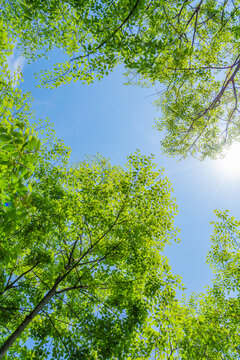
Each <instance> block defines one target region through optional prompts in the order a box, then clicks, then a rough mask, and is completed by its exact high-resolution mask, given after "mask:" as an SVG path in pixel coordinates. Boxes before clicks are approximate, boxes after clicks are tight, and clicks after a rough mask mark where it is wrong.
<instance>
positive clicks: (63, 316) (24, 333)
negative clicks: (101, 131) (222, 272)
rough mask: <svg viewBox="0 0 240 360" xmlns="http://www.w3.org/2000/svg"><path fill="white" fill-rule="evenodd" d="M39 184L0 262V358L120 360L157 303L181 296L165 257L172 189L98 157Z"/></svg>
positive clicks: (50, 173) (136, 160) (138, 159)
mask: <svg viewBox="0 0 240 360" xmlns="http://www.w3.org/2000/svg"><path fill="white" fill-rule="evenodd" d="M38 178H39V182H38V183H37V184H36V185H35V186H34V190H33V192H32V203H31V204H32V205H31V206H32V208H31V221H30V222H29V223H28V224H26V225H25V226H24V227H23V228H22V229H21V231H19V232H18V233H15V234H13V235H12V236H11V237H10V239H8V242H9V244H10V250H11V261H8V263H7V267H6V266H4V265H5V264H4V261H3V262H1V291H0V292H1V300H0V305H1V306H0V326H1V340H2V347H1V349H0V358H2V357H3V356H4V354H6V352H7V351H8V352H7V355H5V357H4V359H15V358H24V359H33V358H36V359H39V358H41V359H47V358H48V356H50V358H52V359H62V358H66V357H67V358H68V359H124V358H126V356H127V354H128V349H129V347H130V344H131V341H132V339H133V338H134V336H135V334H136V333H138V332H139V331H141V328H142V326H143V324H144V323H146V321H147V319H148V314H149V311H150V309H151V306H152V302H153V299H154V297H155V296H156V294H158V297H159V298H161V294H162V295H163V296H164V297H168V295H167V294H168V291H167V289H170V290H171V292H172V293H174V291H175V290H174V289H175V288H176V287H177V286H180V285H179V279H178V278H177V277H175V276H173V275H172V274H171V272H170V266H169V265H168V262H167V260H166V259H165V258H164V256H163V255H162V250H163V248H164V246H165V245H166V244H167V243H169V241H170V240H171V239H174V238H175V236H176V233H175V230H174V226H173V218H174V214H175V211H176V206H175V203H174V201H173V199H172V197H171V189H170V186H169V182H168V180H167V179H166V178H163V177H162V174H161V172H159V171H156V170H154V168H153V164H152V160H151V158H149V157H144V156H141V155H139V154H135V155H132V156H130V157H129V161H128V164H127V168H126V169H125V170H124V169H122V168H120V167H116V166H111V165H110V164H109V162H108V161H107V160H105V159H104V158H102V157H100V156H98V157H96V158H94V159H88V160H86V161H84V162H81V163H78V164H76V165H75V166H73V167H70V168H66V166H65V167H60V166H57V167H52V168H51V169H50V170H49V169H46V168H45V167H44V166H40V167H39V173H38ZM7 253H8V256H9V252H7ZM6 256H7V255H6ZM169 296H170V295H169ZM29 338H30V339H31V340H32V342H33V343H34V345H33V349H32V350H30V349H29V347H27V345H26V341H27V339H29Z"/></svg>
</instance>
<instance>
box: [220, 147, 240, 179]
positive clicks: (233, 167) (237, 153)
mask: <svg viewBox="0 0 240 360" xmlns="http://www.w3.org/2000/svg"><path fill="white" fill-rule="evenodd" d="M217 167H218V168H219V170H221V172H224V175H226V176H235V177H237V176H239V177H240V143H234V144H233V145H232V146H231V147H230V148H229V150H228V151H227V152H226V155H225V157H224V158H223V159H218V160H217Z"/></svg>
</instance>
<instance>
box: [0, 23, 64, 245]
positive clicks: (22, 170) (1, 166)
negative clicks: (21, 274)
mask: <svg viewBox="0 0 240 360" xmlns="http://www.w3.org/2000/svg"><path fill="white" fill-rule="evenodd" d="M0 26H1V37H0V48H1V51H0V93H1V103H0V119H1V124H0V204H1V205H0V237H1V238H2V239H3V241H4V242H5V240H4V239H6V238H7V237H8V236H9V235H10V234H11V233H12V231H14V230H17V228H18V226H20V227H21V226H22V225H23V223H24V222H25V221H27V219H28V215H29V208H30V203H31V191H32V187H33V185H34V182H35V181H36V180H37V179H36V174H35V169H36V166H37V164H40V163H42V162H45V166H46V164H47V162H46V161H47V159H48V157H49V156H50V158H51V161H54V160H56V159H57V158H61V161H63V162H64V161H65V159H66V157H67V153H68V152H69V149H68V148H66V147H64V146H63V144H62V142H61V141H59V140H57V139H56V138H55V137H54V131H53V129H52V128H51V126H50V125H49V124H48V122H47V121H46V122H45V123H44V122H42V121H38V122H34V120H35V118H34V114H33V112H31V107H30V105H31V97H30V94H29V93H26V94H23V93H22V91H21V89H20V88H19V87H18V85H19V81H20V80H21V79H22V77H21V72H20V70H18V72H17V73H16V74H11V72H10V70H9V66H8V61H7V60H8V56H10V55H11V54H12V51H13V44H12V39H11V38H10V37H9V34H8V32H7V30H6V26H5V24H4V23H3V21H2V20H0ZM40 138H41V140H40ZM53 147H54V151H53Z"/></svg>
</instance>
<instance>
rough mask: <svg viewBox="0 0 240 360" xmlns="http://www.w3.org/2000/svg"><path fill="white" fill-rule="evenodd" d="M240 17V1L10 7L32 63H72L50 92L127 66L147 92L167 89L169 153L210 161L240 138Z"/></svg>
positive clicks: (55, 76)
mask: <svg viewBox="0 0 240 360" xmlns="http://www.w3.org/2000/svg"><path fill="white" fill-rule="evenodd" d="M239 12H240V7H239V0H235V1H234V2H230V1H229V0H221V1H212V0H199V1H198V2H196V1H193V0H178V1H177V0H171V1H168V2H167V3H166V1H164V0H154V1H151V2H150V1H147V0H135V1H133V0H124V1H122V0H121V1H120V0H115V1H110V0H104V1H101V2H99V1H97V0H93V1H73V0H65V1H64V0H49V1H46V2H44V1H28V0H22V1H15V2H14V3H13V2H10V1H8V0H5V1H3V15H4V18H5V19H6V20H5V21H7V22H8V23H9V24H11V26H12V29H13V31H12V33H14V34H17V36H18V42H19V46H20V48H21V49H22V52H23V54H24V55H25V56H26V57H27V58H29V59H35V58H37V57H38V56H45V55H47V53H48V52H49V50H51V49H52V48H54V47H57V48H59V49H61V50H63V52H64V53H65V55H66V61H63V62H60V63H58V64H56V65H55V66H54V68H53V69H52V70H46V71H45V72H43V74H42V84H43V85H45V86H49V87H55V86H59V85H60V84H62V83H66V82H70V81H72V80H74V81H75V80H81V81H82V82H86V83H89V82H92V81H93V79H94V78H95V77H96V78H99V79H100V78H101V77H103V76H104V75H106V74H108V72H109V71H111V70H112V69H113V68H114V67H115V66H116V65H117V64H118V63H123V64H124V66H125V68H126V73H127V74H129V75H130V76H133V77H134V78H135V79H137V83H140V84H143V85H146V84H149V85H151V86H152V85H153V84H155V85H156V84H160V86H161V87H162V88H161V92H162V95H161V96H160V97H159V99H158V100H157V102H156V103H157V105H158V106H160V108H161V110H162V116H161V118H160V119H159V120H158V121H157V123H156V127H157V128H158V129H159V130H164V131H165V134H166V135H165V137H164V139H163V141H162V147H163V150H164V151H165V153H166V154H169V155H171V156H175V155H176V156H177V155H178V156H179V155H180V156H182V155H183V156H186V155H187V154H188V153H189V152H190V153H191V154H193V155H195V156H199V157H201V158H204V157H205V156H212V157H214V156H215V155H216V154H217V153H218V152H219V151H221V150H222V149H223V148H224V147H225V146H227V145H229V144H231V142H232V141H233V140H238V139H239V120H238V112H239V109H238V102H239V68H240V63H239V50H238V49H239V38H240V37H239V34H240V30H239V24H238V17H239V15H240V13H239ZM130 82H131V81H130ZM159 93H160V91H159Z"/></svg>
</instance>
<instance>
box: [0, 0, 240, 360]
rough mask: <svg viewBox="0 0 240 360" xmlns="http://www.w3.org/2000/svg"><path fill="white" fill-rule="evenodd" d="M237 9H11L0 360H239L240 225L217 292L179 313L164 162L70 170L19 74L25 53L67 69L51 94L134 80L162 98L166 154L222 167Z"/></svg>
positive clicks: (0, 112) (225, 250)
mask: <svg viewBox="0 0 240 360" xmlns="http://www.w3.org/2000/svg"><path fill="white" fill-rule="evenodd" d="M239 5H240V4H239V1H233V2H231V3H230V2H229V1H228V0H223V1H218V2H217V1H212V0H205V1H204V0H200V1H199V2H196V1H192V0H179V1H176V0H174V1H173V0H172V1H168V2H166V1H163V0H153V1H151V2H150V1H146V0H135V1H133V0H124V1H117V0H114V1H112V0H103V1H97V0H92V1H84V0H83V1H78V0H65V1H64V0H47V1H43V0H31V1H30V0H21V1H20V0H17V1H15V2H11V1H9V0H4V1H2V7H1V10H0V11H1V15H2V18H1V20H0V27H1V29H2V30H1V34H0V93H1V102H0V118H1V123H0V202H1V207H0V260H1V261H0V358H3V359H4V360H10V359H11V360H12V359H24V360H30V359H43V360H44V359H46V360H48V359H59V360H62V359H69V360H71V359H72V360H73V359H74V360H75V359H93V360H94V359H99V360H100V359H103V360H110V359H112V360H114V359H116V360H117V359H124V360H125V359H126V360H130V359H136V360H137V359H152V358H153V357H154V358H156V359H159V360H160V359H162V360H166V359H169V360H173V359H175V360H183V359H186V360H187V359H194V360H195V359H196V360H208V359H212V360H222V359H224V360H233V359H236V360H237V359H239V358H240V345H239V344H240V325H239V324H240V321H239V320H240V310H239V309H240V303H239V299H240V298H239V286H240V277H239V265H240V264H239V259H240V257H239V256H240V240H239V239H240V221H238V220H236V219H234V218H233V217H231V216H230V215H229V214H228V212H227V211H225V212H220V211H216V217H217V219H216V221H214V222H213V225H214V231H213V236H212V238H211V241H212V247H211V250H210V252H209V253H208V256H207V262H208V264H209V265H210V266H211V267H212V268H213V270H214V272H215V277H214V280H213V282H212V285H211V286H209V287H208V289H207V290H206V292H205V293H200V294H197V295H196V294H192V296H190V298H189V299H185V298H184V297H183V298H182V299H180V296H177V290H180V291H182V290H183V291H184V287H183V285H182V283H181V280H180V277H178V276H177V275H174V274H172V272H171V266H170V265H169V263H168V259H167V258H166V257H165V256H164V248H165V246H166V245H169V244H170V243H171V241H174V240H177V229H176V228H175V226H174V216H175V214H176V212H177V206H176V203H175V199H174V198H173V196H172V189H171V185H170V183H169V180H168V179H167V178H166V177H165V176H164V173H163V171H162V170H157V169H156V166H155V164H154V162H153V159H152V156H144V155H141V154H140V153H139V152H136V153H135V154H132V155H130V156H129V157H128V162H127V164H126V166H125V167H119V166H113V165H111V164H110V162H109V161H108V160H107V159H105V158H104V157H102V156H101V155H97V156H95V157H87V158H86V159H85V160H84V161H81V162H77V163H76V164H69V162H68V159H69V153H70V150H69V149H68V148H67V147H66V146H65V145H64V144H63V142H62V141H61V140H58V139H56V137H55V135H54V131H53V130H52V128H51V126H49V125H48V123H44V122H41V121H38V122H36V123H35V122H33V121H35V120H34V114H33V113H32V112H31V96H30V94H28V93H27V94H23V93H22V91H21V89H20V87H19V86H18V82H19V81H20V80H21V73H20V71H19V72H18V73H17V74H15V75H13V74H11V72H10V70H9V67H8V56H9V55H10V54H11V52H12V50H13V48H14V42H15V43H16V42H17V46H19V49H21V51H22V54H23V55H24V56H25V57H27V58H28V60H29V61H31V60H37V59H38V58H39V57H42V56H47V55H48V53H49V51H50V50H52V49H54V48H58V49H60V50H62V51H63V52H64V53H65V55H66V61H65V62H59V64H56V65H55V66H54V68H53V69H52V70H51V69H47V70H46V71H44V72H43V73H42V74H41V85H42V86H47V87H52V88H54V87H57V86H59V85H61V84H63V83H67V82H70V81H72V80H74V81H76V80H80V81H82V82H83V83H84V82H85V83H90V82H92V81H93V80H94V79H95V78H98V79H101V78H102V77H103V76H105V75H107V74H108V72H109V71H111V70H113V68H114V67H116V66H117V64H123V65H124V66H125V69H126V74H127V75H128V76H129V77H130V80H129V83H133V82H137V84H139V85H143V86H146V85H147V86H148V85H151V86H152V85H156V86H161V87H162V89H161V90H162V93H161V94H160V98H159V99H158V100H157V106H160V108H161V111H162V118H161V119H160V120H158V121H157V123H156V126H157V128H158V129H159V130H163V131H165V138H164V139H163V141H162V147H163V149H164V151H165V152H166V153H167V154H169V155H171V156H175V155H178V156H186V155H187V154H188V152H190V153H192V154H193V155H196V156H200V157H202V158H203V157H205V156H215V154H216V153H217V152H219V151H220V150H221V149H222V148H223V147H224V146H226V144H230V143H231V142H232V141H233V140H236V139H238V136H239V135H238V130H239V120H238V118H237V114H238V112H239V110H238V88H239V84H238V82H239V79H238V76H239V75H238V71H239V68H240V62H239V61H240V59H239V54H238V47H239V44H238V40H239V24H238V17H239V15H240V14H239V11H240V6H239ZM131 77H133V79H132V80H131ZM183 294H184V293H183Z"/></svg>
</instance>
